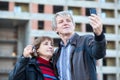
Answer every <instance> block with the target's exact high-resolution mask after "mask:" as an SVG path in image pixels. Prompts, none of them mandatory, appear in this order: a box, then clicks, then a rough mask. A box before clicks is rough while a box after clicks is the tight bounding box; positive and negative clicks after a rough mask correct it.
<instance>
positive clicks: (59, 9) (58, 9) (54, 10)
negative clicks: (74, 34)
mask: <svg viewBox="0 0 120 80" xmlns="http://www.w3.org/2000/svg"><path fill="white" fill-rule="evenodd" d="M59 11H63V6H53V13H54V14H55V13H57V12H59Z"/></svg>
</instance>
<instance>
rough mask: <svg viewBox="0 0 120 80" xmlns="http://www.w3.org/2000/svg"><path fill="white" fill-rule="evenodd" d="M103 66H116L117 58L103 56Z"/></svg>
mask: <svg viewBox="0 0 120 80" xmlns="http://www.w3.org/2000/svg"><path fill="white" fill-rule="evenodd" d="M103 66H116V60H115V58H103Z"/></svg>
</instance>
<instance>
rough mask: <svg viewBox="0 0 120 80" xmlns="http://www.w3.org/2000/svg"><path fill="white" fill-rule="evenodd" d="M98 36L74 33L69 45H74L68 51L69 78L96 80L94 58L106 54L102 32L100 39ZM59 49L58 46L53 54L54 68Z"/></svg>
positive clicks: (74, 79)
mask: <svg viewBox="0 0 120 80" xmlns="http://www.w3.org/2000/svg"><path fill="white" fill-rule="evenodd" d="M98 38H100V37H98ZM98 38H96V37H94V36H92V35H85V36H79V35H78V34H76V33H75V35H74V37H73V40H72V42H71V45H72V46H74V47H73V48H72V50H71V52H70V55H71V56H70V65H71V77H72V78H71V80H97V73H96V60H98V59H101V58H103V57H104V56H105V55H106V40H105V36H104V34H103V33H102V38H101V40H100V39H98ZM60 51H61V47H60V46H59V48H58V49H56V51H55V53H54V56H53V65H54V67H55V68H56V63H57V61H58V59H59V56H60ZM56 71H57V68H56ZM56 74H58V72H56ZM58 76H59V75H58Z"/></svg>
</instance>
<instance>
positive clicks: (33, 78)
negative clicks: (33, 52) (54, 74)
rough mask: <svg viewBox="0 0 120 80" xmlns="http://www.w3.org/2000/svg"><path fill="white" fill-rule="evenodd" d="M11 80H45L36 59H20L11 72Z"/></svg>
mask: <svg viewBox="0 0 120 80" xmlns="http://www.w3.org/2000/svg"><path fill="white" fill-rule="evenodd" d="M9 80H44V78H43V74H42V73H41V71H40V69H39V67H38V64H37V61H36V58H32V59H30V58H24V57H20V58H19V60H18V61H17V63H16V65H15V68H14V69H13V71H11V72H10V75H9Z"/></svg>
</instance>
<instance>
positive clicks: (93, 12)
mask: <svg viewBox="0 0 120 80" xmlns="http://www.w3.org/2000/svg"><path fill="white" fill-rule="evenodd" d="M89 11H90V15H91V14H97V12H96V9H95V8H90V9H89Z"/></svg>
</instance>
